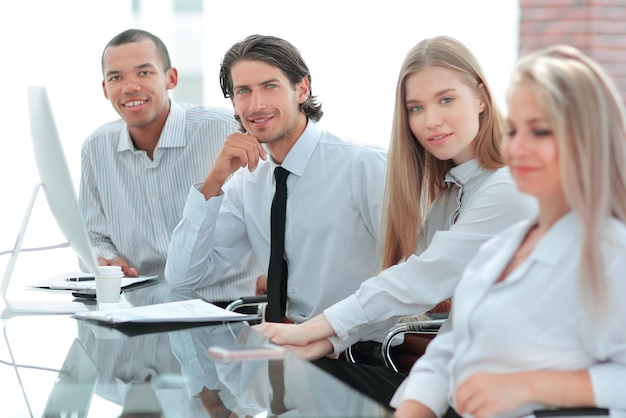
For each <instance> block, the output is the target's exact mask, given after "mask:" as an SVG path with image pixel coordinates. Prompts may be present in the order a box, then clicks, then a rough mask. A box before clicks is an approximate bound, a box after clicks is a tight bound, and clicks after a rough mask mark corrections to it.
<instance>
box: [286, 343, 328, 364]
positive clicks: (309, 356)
mask: <svg viewBox="0 0 626 418" xmlns="http://www.w3.org/2000/svg"><path fill="white" fill-rule="evenodd" d="M284 347H285V348H286V349H287V350H289V351H290V352H292V353H294V354H295V355H296V356H298V357H300V358H303V359H305V360H309V361H313V360H317V359H320V358H322V357H324V356H327V355H328V354H330V353H332V352H333V345H332V343H331V342H330V341H329V340H328V339H327V338H324V339H323V340H318V341H315V342H312V343H310V344H307V345H303V346H300V345H285V346H284Z"/></svg>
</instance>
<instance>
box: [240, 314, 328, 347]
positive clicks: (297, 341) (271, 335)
mask: <svg viewBox="0 0 626 418" xmlns="http://www.w3.org/2000/svg"><path fill="white" fill-rule="evenodd" d="M252 328H253V329H254V330H255V331H257V332H259V333H261V334H263V336H265V338H267V339H269V340H270V341H271V342H273V343H274V344H278V345H298V346H303V345H307V344H309V343H312V342H316V341H319V340H323V339H326V338H328V337H330V336H332V335H335V331H334V330H333V328H332V327H331V326H330V324H329V323H328V321H327V320H326V317H325V316H324V314H321V315H318V316H316V317H315V318H312V319H309V320H308V321H305V322H303V323H301V324H279V323H275V322H264V323H262V324H259V325H254V326H253V327H252Z"/></svg>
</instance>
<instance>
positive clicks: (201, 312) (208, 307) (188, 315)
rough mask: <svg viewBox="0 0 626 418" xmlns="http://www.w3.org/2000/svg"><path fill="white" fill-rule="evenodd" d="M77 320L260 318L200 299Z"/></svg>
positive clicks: (100, 313)
mask: <svg viewBox="0 0 626 418" xmlns="http://www.w3.org/2000/svg"><path fill="white" fill-rule="evenodd" d="M72 317H74V318H77V319H87V320H93V321H98V322H102V323H105V324H109V325H116V324H133V323H144V324H145V323H173V322H179V323H180V322H228V321H248V320H253V319H258V316H257V315H244V314H240V313H238V312H232V311H228V310H226V309H222V308H220V307H219V306H215V305H213V304H211V303H209V302H205V301H203V300H201V299H190V300H182V301H176V302H167V303H159V304H156V305H147V306H138V307H134V308H127V309H114V310H103V311H89V312H77V313H76V314H74V315H72Z"/></svg>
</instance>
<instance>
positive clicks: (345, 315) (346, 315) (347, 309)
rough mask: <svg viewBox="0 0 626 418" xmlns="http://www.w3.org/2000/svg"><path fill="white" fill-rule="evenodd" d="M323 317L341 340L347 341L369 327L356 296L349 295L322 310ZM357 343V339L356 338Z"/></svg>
mask: <svg viewBox="0 0 626 418" xmlns="http://www.w3.org/2000/svg"><path fill="white" fill-rule="evenodd" d="M324 316H325V317H326V320H328V323H330V326H331V327H332V328H333V330H334V331H335V334H336V335H337V337H339V338H340V339H341V340H347V339H348V338H350V337H351V335H352V334H358V332H359V329H360V328H362V327H364V326H367V325H369V321H368V319H367V316H366V315H365V312H364V311H363V309H362V308H361V305H360V304H359V301H358V300H357V298H356V295H350V296H348V297H347V298H345V299H344V300H342V301H340V302H337V303H335V304H334V305H332V306H331V307H329V308H326V309H325V310H324ZM357 341H358V338H357Z"/></svg>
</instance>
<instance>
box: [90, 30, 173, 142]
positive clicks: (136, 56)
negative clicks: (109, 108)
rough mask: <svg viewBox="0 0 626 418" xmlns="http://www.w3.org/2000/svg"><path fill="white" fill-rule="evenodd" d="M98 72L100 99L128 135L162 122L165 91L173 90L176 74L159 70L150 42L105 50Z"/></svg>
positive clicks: (166, 100)
mask: <svg viewBox="0 0 626 418" xmlns="http://www.w3.org/2000/svg"><path fill="white" fill-rule="evenodd" d="M102 70H103V73H104V80H103V81H102V88H103V90H104V96H105V97H106V98H107V99H109V100H110V101H111V104H112V105H113V108H114V109H115V110H116V111H117V113H119V115H120V116H121V118H122V119H124V121H126V123H127V125H128V127H129V130H130V131H131V132H132V130H133V129H143V128H148V127H150V125H151V124H155V123H159V122H161V123H163V122H164V121H165V119H166V118H167V114H168V112H169V94H168V90H169V89H172V88H174V87H175V86H176V84H177V82H178V74H177V72H176V70H175V69H174V68H171V69H170V70H168V71H164V70H163V63H162V62H161V59H160V57H159V55H158V53H157V48H156V45H155V44H154V43H153V42H152V41H150V40H144V41H140V42H133V43H129V44H124V45H120V46H113V47H109V48H107V49H106V51H105V52H104V57H103V68H102Z"/></svg>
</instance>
